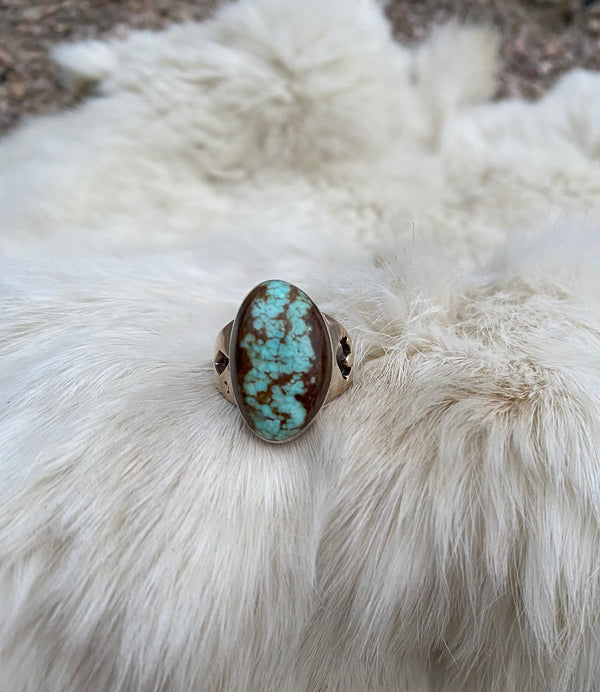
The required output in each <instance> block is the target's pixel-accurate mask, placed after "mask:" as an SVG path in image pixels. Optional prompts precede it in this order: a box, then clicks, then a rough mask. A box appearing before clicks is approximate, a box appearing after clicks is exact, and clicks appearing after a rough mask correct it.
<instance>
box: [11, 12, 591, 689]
mask: <svg viewBox="0 0 600 692" xmlns="http://www.w3.org/2000/svg"><path fill="white" fill-rule="evenodd" d="M495 53H496V38H495V35H494V33H493V32H491V31H490V30H487V29H484V28H476V27H460V26H457V25H449V26H446V27H442V28H439V29H437V30H436V31H435V32H434V33H433V34H432V36H431V37H430V38H429V39H428V41H426V42H425V43H424V44H423V45H422V46H419V47H416V48H414V49H408V48H404V47H402V46H400V45H398V44H396V43H394V42H393V41H392V40H391V38H390V35H389V28H388V26H387V24H386V22H385V20H384V18H383V16H382V14H381V10H380V8H379V7H378V5H377V4H376V3H372V2H368V1H367V0H330V1H329V2H327V3H323V2H320V1H319V2H317V0H305V1H304V2H297V1H296V0H242V1H241V2H239V3H236V4H232V5H230V6H227V7H225V8H224V9H222V10H221V11H220V13H219V14H218V15H217V16H216V17H215V18H214V19H213V20H211V21H209V22H206V23H204V24H200V25H193V24H190V25H185V26H179V27H173V28H171V29H169V30H167V31H165V32H163V33H158V34H152V33H136V34H132V35H131V37H130V38H128V39H127V40H124V41H112V42H103V43H99V42H88V43H83V44H78V45H74V46H64V47H62V48H60V49H59V50H58V51H57V53H56V58H57V60H58V61H59V62H60V64H61V65H62V66H63V68H64V70H65V73H66V76H67V78H68V79H69V80H70V81H71V83H72V84H73V87H74V88H77V89H91V90H92V92H93V95H91V96H90V97H89V98H87V99H86V100H85V101H84V102H83V103H82V104H81V105H80V106H79V107H77V108H75V109H73V110H72V111H71V112H68V113H63V114H60V115H56V116H52V117H46V118H39V119H35V120H32V121H31V122H30V123H28V124H27V125H25V126H24V127H23V128H21V129H20V130H19V131H17V132H14V133H12V134H11V135H10V136H9V137H7V138H6V139H5V140H4V141H2V142H0V160H1V161H2V163H3V166H2V170H1V171H0V209H1V212H0V213H1V214H2V224H1V229H0V248H1V249H2V253H3V254H2V256H1V257H0V393H1V396H0V503H1V511H0V689H1V690H7V691H10V692H80V691H81V690H85V691H86V692H117V691H118V692H267V691H269V692H270V691H275V690H277V691H281V692H317V691H318V692H324V691H325V690H327V691H328V692H334V691H338V692H366V691H367V690H368V691H370V692H383V691H385V692H567V691H568V692H595V691H596V690H598V689H600V643H599V642H600V623H599V622H598V613H599V612H600V575H599V569H598V560H597V555H598V550H599V548H600V452H599V449H600V417H599V414H598V411H599V410H600V364H599V363H600V359H599V357H598V354H599V352H600V275H599V274H598V272H597V271H596V269H595V263H596V261H598V260H599V259H600V257H599V255H600V237H599V234H598V232H597V229H598V228H599V227H600V120H599V119H598V113H599V112H600V76H598V75H595V74H592V73H587V72H582V71H579V72H574V73H571V74H569V75H567V76H566V77H565V78H563V80H562V81H561V82H560V83H559V84H558V85H557V86H556V88H555V89H554V90H553V91H552V92H551V93H550V94H548V95H547V96H546V97H545V98H544V99H543V100H541V101H540V102H537V103H524V102H519V101H508V102H501V103H489V102H488V98H489V96H490V94H491V93H492V91H493V84H494V79H493V74H494V69H495V59H496V57H495ZM267 278H284V279H286V280H289V281H291V282H293V283H296V284H298V285H299V286H300V287H301V288H303V289H304V290H306V291H307V292H308V293H309V295H310V296H311V297H312V298H313V299H314V300H315V301H316V302H317V304H318V305H319V306H320V307H321V308H322V309H323V310H324V311H325V312H327V313H329V314H331V315H334V316H335V317H337V318H338V319H339V320H340V321H341V322H342V323H343V324H344V326H345V327H346V328H347V329H348V330H349V332H350V334H351V335H352V337H353V346H354V351H355V359H356V361H355V384H354V386H353V387H352V388H351V389H350V390H349V391H348V392H347V393H345V394H344V395H343V396H341V397H339V398H338V399H336V400H334V401H333V402H331V404H329V405H328V406H326V407H325V408H324V409H323V411H322V412H321V413H320V414H319V416H318V418H317V420H316V422H315V423H314V425H313V426H312V427H311V428H310V429H309V430H308V431H307V432H306V433H305V434H304V435H303V436H301V437H300V438H298V439H297V440H295V441H293V442H291V443H289V444H286V445H278V446H270V445H268V444H265V443H262V442H260V441H259V440H257V439H255V438H254V437H252V436H251V434H250V433H249V431H248V430H247V429H246V428H245V427H244V424H243V423H242V421H241V418H240V416H239V414H238V412H237V411H236V410H235V408H234V407H233V406H231V404H229V403H228V402H227V401H226V400H225V399H224V398H222V397H221V396H220V394H219V393H218V391H217V390H216V387H215V385H214V382H213V372H212V362H211V357H212V348H213V341H214V337H215V335H216V333H217V331H218V330H219V329H220V328H221V327H222V326H223V324H224V323H226V322H227V321H229V320H230V319H232V318H233V316H234V315H235V311H236V308H237V306H238V305H239V303H240V301H241V300H242V299H243V297H244V295H245V294H246V293H247V292H248V290H249V289H250V288H252V287H253V286H254V285H255V284H256V283H258V282H259V281H262V280H264V279H267Z"/></svg>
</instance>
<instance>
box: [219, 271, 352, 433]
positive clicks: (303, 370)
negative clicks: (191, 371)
mask: <svg viewBox="0 0 600 692" xmlns="http://www.w3.org/2000/svg"><path fill="white" fill-rule="evenodd" d="M352 366H353V354H352V349H351V343H350V337H349V336H348V333H347V332H346V330H345V329H344V328H343V327H342V325H341V324H340V323H339V322H337V321H336V320H334V319H333V318H331V317H329V316H328V315H325V314H323V313H321V312H320V311H319V309H318V308H317V306H316V305H315V304H314V303H313V301H312V300H311V299H310V298H309V297H308V296H307V295H306V293H304V291H301V290H300V289H299V288H297V287H296V286H293V285H292V284H290V283H288V282H287V281H279V280H271V281H264V282H263V283H261V284H259V285H258V286H256V287H255V288H253V289H252V290H251V291H250V293H249V294H248V295H247V296H246V298H244V301H243V303H242V305H241V306H240V309H239V310H238V313H237V315H236V318H235V319H234V320H233V321H232V322H229V324H227V325H226V326H225V327H224V328H223V329H222V330H221V331H220V332H219V335H218V336H217V341H216V344H215V358H214V368H215V379H216V382H217V386H218V388H219V391H220V392H221V394H223V395H224V396H225V398H226V399H227V400H228V401H230V402H231V403H232V404H235V405H236V406H237V407H238V408H239V410H240V412H241V414H242V416H243V418H244V420H245V421H246V423H247V424H248V426H249V427H250V429H251V430H252V432H253V433H255V434H256V435H257V436H258V437H260V438H261V439H263V440H266V441H267V442H288V441H289V440H292V439H294V438H295V437H297V436H298V435H300V434H301V433H303V432H304V431H305V430H306V428H307V427H308V426H309V425H310V423H312V421H313V420H314V418H315V416H316V415H317V413H318V412H319V410H320V409H321V407H322V406H323V404H325V403H327V402H328V401H331V399H334V398H335V397H336V396H338V395H339V394H341V393H342V392H343V391H344V390H346V389H347V388H348V387H349V386H350V385H351V383H352V374H353V372H352Z"/></svg>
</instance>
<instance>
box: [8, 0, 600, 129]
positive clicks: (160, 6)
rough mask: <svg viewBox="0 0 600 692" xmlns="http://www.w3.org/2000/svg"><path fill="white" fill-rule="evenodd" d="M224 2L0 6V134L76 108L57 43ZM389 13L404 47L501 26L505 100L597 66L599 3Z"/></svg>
mask: <svg viewBox="0 0 600 692" xmlns="http://www.w3.org/2000/svg"><path fill="white" fill-rule="evenodd" d="M220 1H222V0H0V133H2V132H5V131H7V130H8V129H10V128H12V127H14V126H15V125H17V123H19V122H20V121H21V120H22V119H23V118H24V117H25V116H26V115H28V114H37V113H48V112H52V111H55V110H57V109H59V108H61V107H64V106H67V105H68V104H69V101H70V98H72V97H71V95H70V94H69V93H68V92H67V90H66V89H65V88H64V87H63V86H62V85H61V83H60V80H59V76H58V73H57V70H56V69H55V67H54V65H53V64H52V62H51V60H50V57H49V49H50V48H51V47H52V46H53V45H55V44H57V43H64V42H69V41H76V40H80V39H85V38H92V37H94V38H97V37H103V36H119V37H123V36H126V35H127V33H128V32H129V31H131V30H132V29H160V28H163V27H165V26H167V25H168V24H170V23H173V22H181V21H186V20H200V19H204V18H206V17H207V16H209V15H210V14H212V13H213V12H214V10H215V8H216V7H217V5H218V4H219V2H220ZM301 1H302V0H298V2H301ZM323 1H324V2H326V1H327V0H323ZM387 13H388V16H389V18H390V20H391V22H392V26H393V29H394V33H395V35H396V36H397V37H398V38H399V39H400V40H401V41H403V42H407V43H413V42H418V41H420V40H421V39H422V38H423V37H424V36H425V35H426V34H427V33H428V31H429V29H430V27H431V25H432V24H436V23H441V22H444V21H447V20H448V19H450V18H451V17H457V18H458V19H460V20H462V21H465V22H470V23H482V22H487V23H491V24H494V25H495V26H496V27H497V28H498V29H499V31H500V34H501V37H502V44H501V68H500V74H499V80H498V90H497V94H496V96H497V97H498V98H501V97H504V96H522V97H524V98H528V99H535V98H538V97H539V96H541V95H542V94H543V93H544V91H545V90H546V89H548V87H549V86H551V85H552V84H553V83H554V82H555V81H556V79H557V77H558V76H559V75H561V74H562V73H563V72H565V71H566V70H568V69H570V68H572V67H575V66H580V67H587V68H590V69H596V70H600V1H598V2H593V3H591V4H590V5H589V6H588V7H584V6H583V0H454V1H452V0H405V1H402V0H391V2H390V3H389V4H388V8H387ZM599 117H600V114H599Z"/></svg>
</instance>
